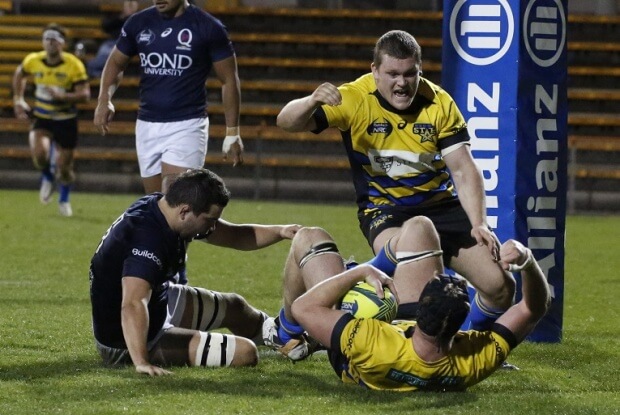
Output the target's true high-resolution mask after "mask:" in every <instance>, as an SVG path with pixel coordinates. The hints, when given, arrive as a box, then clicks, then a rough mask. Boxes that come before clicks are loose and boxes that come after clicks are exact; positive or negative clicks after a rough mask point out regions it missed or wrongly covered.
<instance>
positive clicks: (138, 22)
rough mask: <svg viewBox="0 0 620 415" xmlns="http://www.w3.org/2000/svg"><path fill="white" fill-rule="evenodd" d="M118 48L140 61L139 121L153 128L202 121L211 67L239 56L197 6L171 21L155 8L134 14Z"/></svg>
mask: <svg viewBox="0 0 620 415" xmlns="http://www.w3.org/2000/svg"><path fill="white" fill-rule="evenodd" d="M116 47H117V48H118V50H120V51H121V52H123V53H124V54H125V55H128V56H135V55H138V57H139V58H140V109H139V111H138V119H140V120H144V121H150V122H169V121H182V120H189V119H192V118H199V117H204V116H205V110H206V100H207V97H206V91H205V82H206V80H207V75H208V74H209V71H210V70H211V66H212V64H213V62H217V61H220V60H223V59H226V58H228V57H230V56H233V55H234V54H235V52H234V49H233V46H232V43H231V42H230V39H229V38H228V33H227V32H226V28H225V27H224V25H223V24H222V23H221V22H220V21H219V20H218V19H216V18H215V17H213V16H211V15H210V14H208V13H206V12H204V11H202V10H200V9H199V8H197V7H194V6H190V7H189V8H187V9H186V10H185V12H184V13H183V14H182V15H180V16H178V17H175V18H172V19H170V18H166V17H164V16H162V15H161V14H160V13H159V12H158V11H157V10H156V9H155V7H149V8H147V9H145V10H143V11H141V12H138V13H135V14H134V15H132V16H131V17H130V18H129V19H128V20H127V22H125V25H124V26H123V30H122V32H121V36H120V37H119V39H118V41H117V43H116Z"/></svg>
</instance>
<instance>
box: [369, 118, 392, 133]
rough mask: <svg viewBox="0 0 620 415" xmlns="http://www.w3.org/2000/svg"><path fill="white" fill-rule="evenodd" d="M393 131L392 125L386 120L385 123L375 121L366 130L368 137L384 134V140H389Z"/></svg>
mask: <svg viewBox="0 0 620 415" xmlns="http://www.w3.org/2000/svg"><path fill="white" fill-rule="evenodd" d="M393 129H394V128H393V127H392V124H390V123H389V122H388V121H387V120H385V119H384V120H383V121H377V120H374V121H373V122H372V123H370V125H369V126H368V128H366V133H367V134H368V135H374V134H384V137H383V138H388V136H389V135H390V134H392V130H393Z"/></svg>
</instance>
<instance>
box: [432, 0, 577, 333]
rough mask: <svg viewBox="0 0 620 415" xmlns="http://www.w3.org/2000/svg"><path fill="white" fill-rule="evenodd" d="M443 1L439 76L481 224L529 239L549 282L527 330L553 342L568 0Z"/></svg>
mask: <svg viewBox="0 0 620 415" xmlns="http://www.w3.org/2000/svg"><path fill="white" fill-rule="evenodd" d="M443 11H444V17H443V56H442V67H443V72H442V86H443V87H444V88H445V89H446V90H447V91H448V92H449V93H450V94H451V95H452V96H453V97H454V99H455V100H456V102H457V104H458V106H459V108H460V109H461V111H462V112H463V115H464V116H465V119H466V121H467V123H468V127H469V133H470V136H471V139H472V140H471V143H472V146H471V148H472V152H473V155H474V158H475V159H476V162H477V163H478V165H479V167H480V169H481V170H482V172H483V176H484V184H485V191H486V197H487V213H488V218H489V224H490V225H491V226H492V227H493V228H495V230H496V233H497V235H498V237H499V238H500V240H501V241H505V240H506V239H509V238H515V239H518V240H519V241H521V242H522V243H524V244H525V245H527V246H528V247H529V248H530V249H532V252H533V253H534V256H535V257H536V259H537V260H538V262H539V263H540V265H541V267H542V269H543V271H544V272H545V274H546V275H547V278H548V281H549V286H550V288H551V293H552V297H553V302H552V306H551V309H550V311H549V313H548V314H547V316H545V318H544V319H543V320H542V321H541V322H540V324H539V325H538V326H537V328H536V330H535V331H534V332H533V333H532V334H531V335H530V337H529V338H528V339H529V340H531V341H539V342H559V341H561V339H562V311H563V300H564V235H565V226H566V190H567V142H568V138H567V135H568V133H567V119H568V104H567V56H566V55H567V53H566V30H567V0H521V1H518V0H444V9H443ZM457 190H458V189H457ZM516 277H517V281H518V282H519V276H518V275H516ZM518 293H520V287H519V289H518Z"/></svg>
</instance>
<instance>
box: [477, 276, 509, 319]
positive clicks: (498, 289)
mask: <svg viewBox="0 0 620 415" xmlns="http://www.w3.org/2000/svg"><path fill="white" fill-rule="evenodd" d="M477 290H478V294H479V295H480V297H481V299H482V301H483V302H484V304H486V305H487V306H489V307H492V308H496V309H500V310H506V309H508V308H509V307H510V306H511V305H512V304H513V302H514V296H515V290H516V282H515V279H514V277H513V276H512V274H510V273H508V272H505V271H502V272H501V275H500V273H498V276H497V277H495V278H489V279H487V280H485V283H483V284H482V286H481V287H479V288H477Z"/></svg>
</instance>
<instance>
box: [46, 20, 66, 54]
mask: <svg viewBox="0 0 620 415" xmlns="http://www.w3.org/2000/svg"><path fill="white" fill-rule="evenodd" d="M65 37H66V34H65V29H64V28H63V27H62V26H60V25H58V24H56V23H50V24H48V25H47V26H45V29H43V48H44V49H45V51H46V52H47V54H48V55H49V56H56V55H58V54H60V53H61V52H62V49H63V47H64V45H65Z"/></svg>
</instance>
